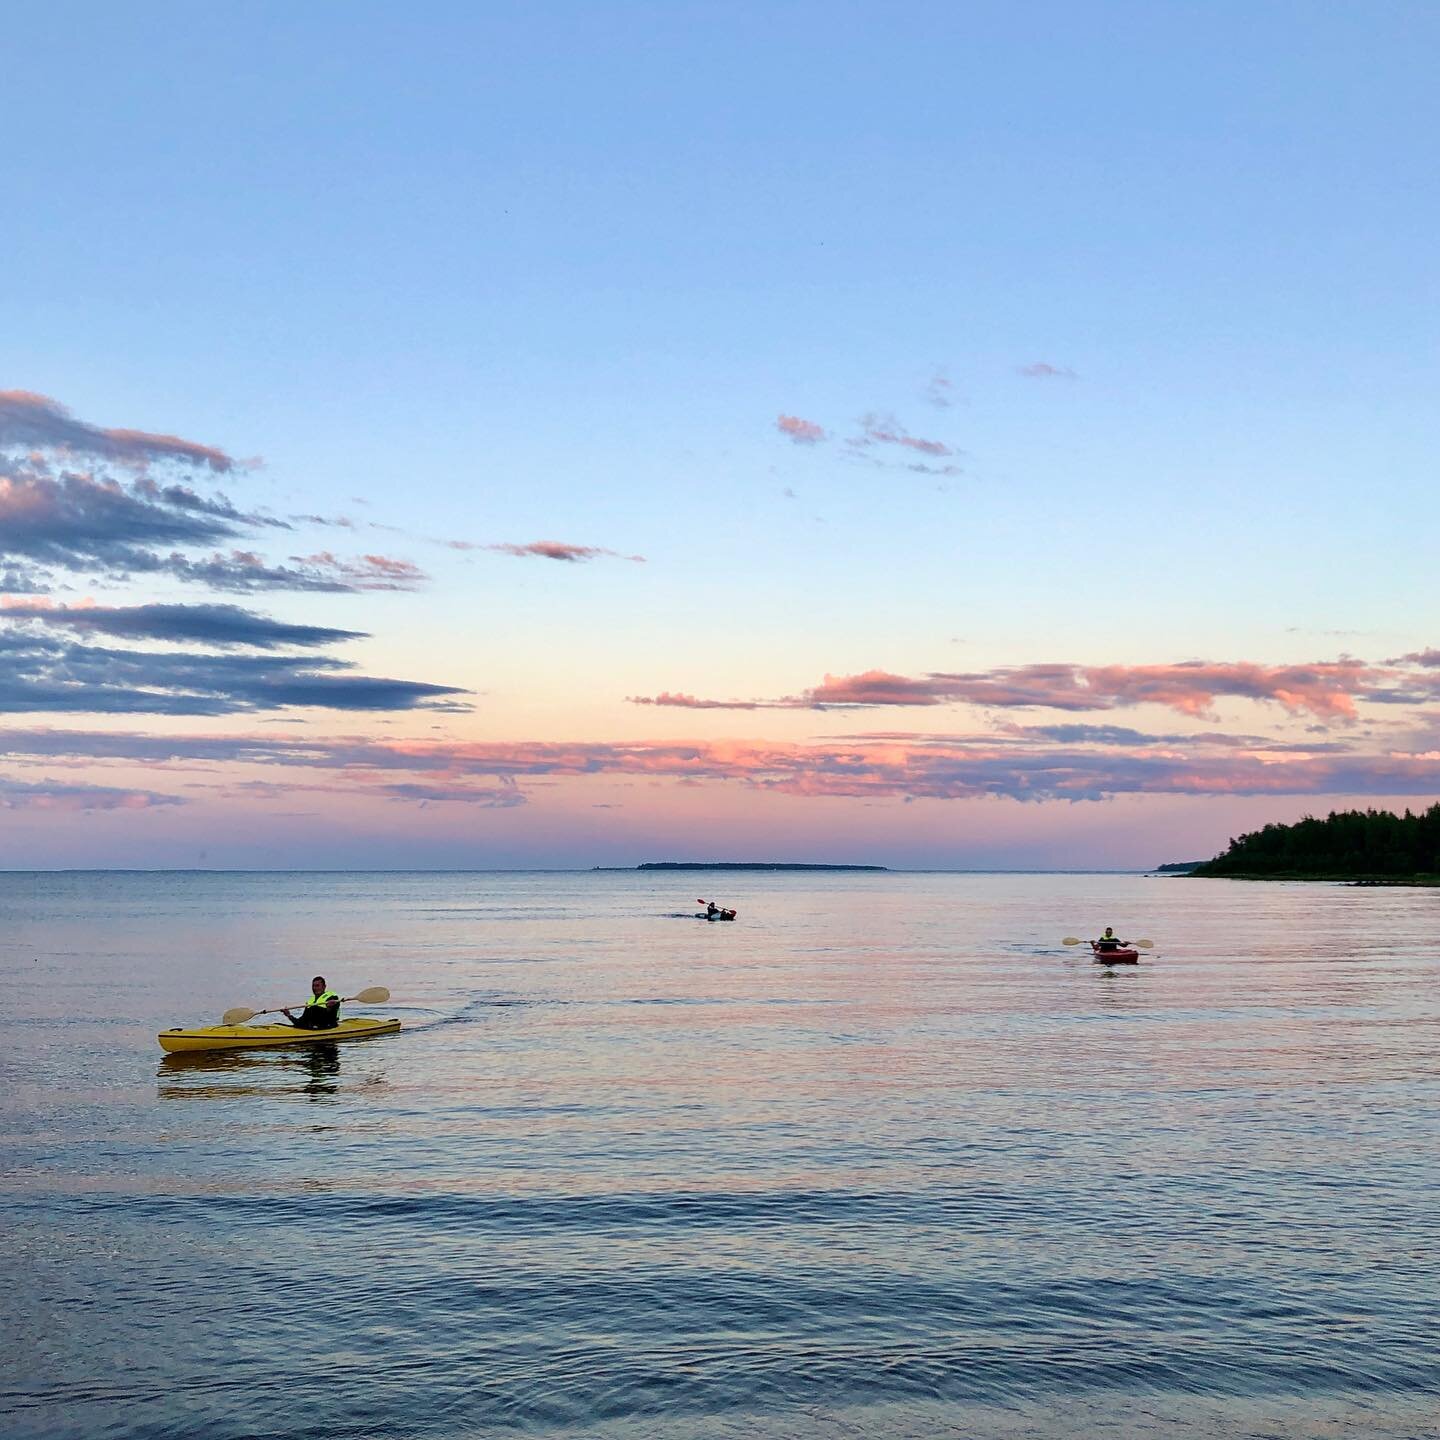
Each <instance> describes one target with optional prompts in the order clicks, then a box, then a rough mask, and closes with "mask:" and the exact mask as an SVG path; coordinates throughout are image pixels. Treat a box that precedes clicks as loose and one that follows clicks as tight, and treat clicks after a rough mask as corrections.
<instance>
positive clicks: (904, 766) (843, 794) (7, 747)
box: [0, 730, 1440, 805]
mask: <svg viewBox="0 0 1440 1440" xmlns="http://www.w3.org/2000/svg"><path fill="white" fill-rule="evenodd" d="M1118 739H1119V742H1120V743H1100V742H1096V741H1087V740H1085V739H1084V738H1083V737H1082V738H1079V739H1076V740H1074V741H1072V742H1066V741H1058V742H1047V741H1046V740H1045V739H1044V737H1043V736H1036V735H1032V736H1027V737H1015V736H1006V735H997V736H992V737H984V736H955V737H948V738H947V737H945V736H941V735H934V736H925V737H920V738H918V739H916V738H913V737H905V736H901V737H895V736H886V737H855V738H851V739H848V740H847V739H842V740H826V741H817V742H811V743H795V742H785V741H766V740H705V741H645V740H642V741H633V742H628V743H623V742H606V741H576V742H544V741H487V742H472V743H456V742H446V741H439V742H426V741H393V742H384V741H371V740H363V739H356V740H348V741H347V740H317V741H309V740H304V739H300V738H285V737H265V736H237V737H229V738H220V737H203V736H194V735H188V736H187V735H177V736H169V737H162V736H156V735H153V734H144V735H141V734H135V735H129V734H125V733H117V732H103V733H102V732H95V733H93V734H85V733H80V732H69V731H47V730H35V731H16V730H12V731H8V732H5V733H4V734H3V735H0V754H4V755H8V756H9V757H11V758H12V759H15V758H20V757H25V756H44V757H46V758H49V759H52V760H53V759H54V758H55V757H57V756H61V755H75V754H81V755H84V754H88V755H89V756H90V757H91V758H92V759H93V760H96V761H101V760H103V759H105V758H109V759H112V760H114V761H116V762H129V763H133V762H134V761H137V760H140V761H146V762H148V763H149V764H150V765H151V766H152V769H153V770H154V771H155V772H157V773H158V772H159V771H160V770H162V769H164V768H165V767H166V766H167V765H168V766H170V767H176V766H184V765H196V764H199V765H204V766H212V765H214V764H216V763H219V762H224V761H232V762H235V763H239V764H246V765H253V764H270V765H278V766H282V767H297V766H298V767H303V768H305V769H308V770H323V771H328V772H331V773H332V774H333V776H334V777H335V778H334V780H333V782H331V783H333V784H334V785H335V786H337V787H339V788H342V789H343V788H344V787H345V786H347V785H348V786H349V787H351V793H353V794H356V795H361V796H363V795H366V794H374V795H379V796H382V797H384V798H391V799H406V798H411V799H456V800H463V799H465V798H467V795H468V796H470V797H471V798H472V801H473V802H475V803H480V804H484V805H496V804H499V805H510V804H516V803H519V802H518V801H517V800H514V799H507V798H505V797H504V796H503V795H501V794H498V793H496V792H495V791H494V789H493V787H494V786H495V785H496V784H498V785H499V786H501V787H502V788H506V787H510V786H512V785H514V784H515V782H517V781H519V780H522V779H524V778H526V777H532V778H540V777H548V778H551V779H554V778H557V777H568V778H571V779H574V780H576V781H584V780H588V779H589V778H591V777H604V776H626V777H646V778H653V779H660V780H668V781H673V782H678V783H684V784H707V783H716V784H741V785H745V786H748V787H752V788H754V789H757V790H761V791H768V792H772V793H777V794H785V795H793V796H799V797H813V798H830V797H836V798H847V797H848V798H862V799H881V800H884V799H888V800H906V799H908V800H925V799H929V800H956V799H971V798H978V797H987V796H999V797H1006V798H1009V799H1014V800H1033V801H1041V800H1057V799H1060V800H1093V799H1099V798H1102V797H1104V796H1107V795H1141V794H1147V795H1162V794H1163V795H1198V796H1212V795H1376V796H1378V795H1404V796H1412V795H1428V794H1433V793H1434V791H1435V790H1437V789H1440V752H1436V751H1434V750H1429V751H1421V752H1404V751H1397V750H1378V749H1372V750H1369V751H1364V750H1355V749H1347V748H1345V747H1333V746H1330V747H1323V748H1321V749H1319V750H1316V751H1306V750H1303V749H1297V748H1296V747H1294V746H1293V745H1267V744H1266V743H1265V742H1263V741H1261V742H1258V743H1255V744H1253V745H1247V746H1245V747H1243V748H1233V749H1232V748H1216V747H1214V746H1212V745H1207V744H1204V743H1199V742H1197V743H1190V742H1188V741H1187V740H1186V739H1185V738H1184V737H1153V738H1148V739H1147V737H1144V736H1139V737H1138V738H1137V737H1134V736H1128V735H1127V736H1120V737H1118ZM477 780H478V781H481V782H485V783H482V784H481V785H479V786H476V784H475V782H476V781H477ZM402 787H409V789H408V790H407V789H405V788H402Z"/></svg>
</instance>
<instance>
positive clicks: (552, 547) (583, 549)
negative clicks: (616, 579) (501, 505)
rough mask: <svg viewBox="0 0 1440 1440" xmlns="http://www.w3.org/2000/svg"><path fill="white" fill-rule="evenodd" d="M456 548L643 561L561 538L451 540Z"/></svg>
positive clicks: (551, 557)
mask: <svg viewBox="0 0 1440 1440" xmlns="http://www.w3.org/2000/svg"><path fill="white" fill-rule="evenodd" d="M452 544H454V546H455V548H456V549H459V548H462V545H463V548H465V549H481V550H495V551H498V552H499V553H500V554H502V555H519V556H538V557H539V558H540V559H542V560H562V561H565V562H567V563H570V564H577V563H579V562H581V561H585V560H597V559H599V558H600V557H601V556H604V555H608V556H613V557H614V558H615V559H617V560H633V561H634V562H635V563H636V564H638V565H643V564H644V563H645V557H644V556H643V555H622V554H621V553H620V552H619V551H618V550H606V549H604V548H602V547H601V546H598V545H569V544H567V543H566V542H565V541H563V540H532V541H531V542H530V543H529V544H528V545H481V546H474V545H470V544H468V543H467V542H452Z"/></svg>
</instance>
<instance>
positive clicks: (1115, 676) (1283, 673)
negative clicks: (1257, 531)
mask: <svg viewBox="0 0 1440 1440" xmlns="http://www.w3.org/2000/svg"><path fill="white" fill-rule="evenodd" d="M1393 678H1394V672H1391V671H1386V670H1383V669H1380V668H1377V667H1375V666H1373V665H1368V664H1366V663H1364V662H1362V661H1359V660H1334V661H1323V662H1317V663H1315V664H1310V665H1278V666H1265V665H1258V664H1253V663H1249V662H1233V663H1212V662H1207V661H1199V660H1194V661H1183V662H1181V663H1179V664H1173V665H1104V666H1081V665H1070V664H1047V665H1021V666H1014V667H1008V668H999V669H995V670H989V671H974V672H970V673H958V674H957V673H949V672H943V671H941V672H935V673H932V674H929V675H924V676H919V677H913V676H905V675H894V674H891V673H890V672H889V671H885V670H866V671H863V672H861V673H860V674H856V675H828V674H827V675H826V676H825V678H824V679H823V680H822V681H821V683H820V684H819V685H816V686H814V687H813V688H812V689H809V690H806V691H804V692H802V693H801V694H800V695H798V696H783V697H781V698H779V699H774V700H746V701H738V700H730V701H722V700H700V699H697V698H696V697H694V696H692V695H686V696H671V697H668V698H663V699H662V698H656V699H654V700H645V699H635V703H637V704H672V705H684V706H685V707H686V708H688V709H692V710H796V709H827V708H830V707H868V706H915V705H944V704H968V705H978V706H982V707H986V708H996V709H1016V708H1036V709H1052V710H1067V711H1087V710H1111V709H1115V708H1118V707H1124V706H1134V705H1146V704H1150V705H1163V706H1165V707H1167V708H1169V709H1171V710H1176V711H1179V712H1180V713H1181V714H1184V715H1191V716H1199V717H1209V716H1211V714H1212V711H1213V706H1214V704H1215V702H1216V701H1217V700H1219V699H1222V698H1227V697H1231V698H1239V699H1246V700H1256V701H1267V702H1272V703H1274V704H1278V705H1280V706H1282V707H1283V708H1285V709H1286V710H1289V711H1290V712H1292V713H1294V714H1299V713H1302V712H1305V713H1309V714H1311V715H1314V716H1315V717H1316V718H1318V719H1320V720H1327V721H1334V720H1342V721H1348V720H1353V719H1354V718H1355V715H1356V701H1357V700H1358V699H1374V700H1383V699H1385V698H1387V692H1386V691H1385V690H1384V688H1383V686H1384V685H1386V684H1387V683H1389V682H1390V681H1391V680H1392V679H1393ZM634 698H635V697H632V699H634ZM1396 698H1404V699H1409V698H1412V697H1411V696H1410V695H1409V694H1408V693H1407V692H1401V693H1400V695H1399V696H1398V697H1396Z"/></svg>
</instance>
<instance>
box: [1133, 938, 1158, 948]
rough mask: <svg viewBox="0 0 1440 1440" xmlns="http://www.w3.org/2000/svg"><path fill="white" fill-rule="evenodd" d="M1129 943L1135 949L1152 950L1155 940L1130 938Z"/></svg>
mask: <svg viewBox="0 0 1440 1440" xmlns="http://www.w3.org/2000/svg"><path fill="white" fill-rule="evenodd" d="M1130 943H1131V944H1132V945H1133V946H1134V947H1135V948H1136V949H1137V950H1153V949H1154V948H1155V942H1154V941H1153V940H1132V941H1131V942H1130Z"/></svg>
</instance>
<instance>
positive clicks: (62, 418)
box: [0, 390, 235, 472]
mask: <svg viewBox="0 0 1440 1440" xmlns="http://www.w3.org/2000/svg"><path fill="white" fill-rule="evenodd" d="M18 447H25V448H27V449H54V450H60V451H66V452H69V453H72V454H84V455H94V456H98V457H101V458H103V459H105V460H112V461H118V462H120V463H122V464H126V465H131V466H144V465H146V464H148V463H149V462H151V461H155V460H178V461H182V462H184V463H187V464H191V465H201V466H205V467H207V468H208V469H211V470H216V471H222V472H223V471H227V470H231V469H233V468H234V467H235V461H234V460H233V459H232V458H231V457H230V456H229V455H227V454H226V453H225V452H224V451H223V450H217V449H215V448H214V447H213V446H211V445H201V444H198V443H197V442H195V441H194V440H182V439H181V438H180V437H179V436H178V435H159V434H152V433H150V432H149V431H146V430H107V429H104V428H103V427H101V426H98V425H89V424H86V423H85V421H83V420H77V419H76V418H75V417H74V416H73V415H72V414H71V413H70V411H69V410H67V409H66V408H65V406H63V405H61V404H60V403H59V402H58V401H55V400H52V399H50V398H49V396H46V395H36V394H34V393H32V392H31V391H28V390H0V448H6V449H9V448H18Z"/></svg>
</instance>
